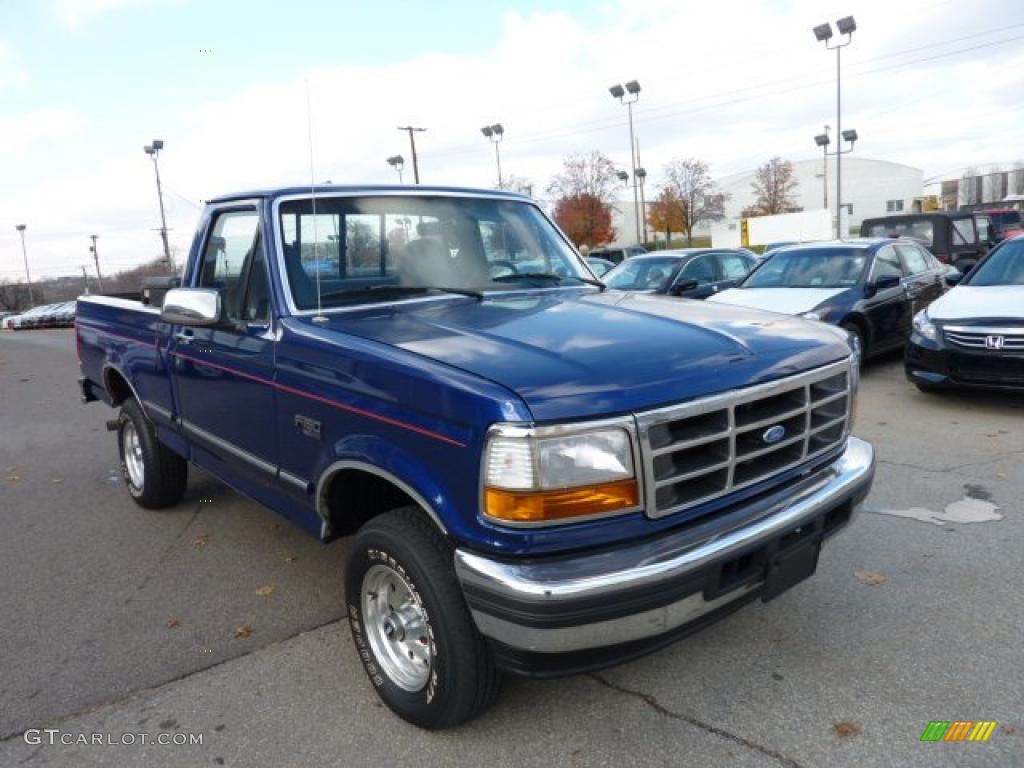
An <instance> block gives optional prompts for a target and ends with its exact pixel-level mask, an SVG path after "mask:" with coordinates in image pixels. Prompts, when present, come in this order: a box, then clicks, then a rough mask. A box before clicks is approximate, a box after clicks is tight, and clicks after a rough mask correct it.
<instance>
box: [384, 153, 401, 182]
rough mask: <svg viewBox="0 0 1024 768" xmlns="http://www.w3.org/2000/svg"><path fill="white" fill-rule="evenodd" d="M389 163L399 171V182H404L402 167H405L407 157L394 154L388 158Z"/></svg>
mask: <svg viewBox="0 0 1024 768" xmlns="http://www.w3.org/2000/svg"><path fill="white" fill-rule="evenodd" d="M387 162H388V165H390V166H391V167H392V168H394V169H395V170H396V171H398V183H399V184H402V183H403V182H402V169H403V168H405V158H404V157H402V156H401V155H392V156H391V157H389V158H388V159H387Z"/></svg>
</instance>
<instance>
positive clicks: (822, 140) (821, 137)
mask: <svg viewBox="0 0 1024 768" xmlns="http://www.w3.org/2000/svg"><path fill="white" fill-rule="evenodd" d="M828 131H829V127H828V126H827V125H826V126H825V132H824V133H819V134H818V135H817V136H815V137H814V143H815V144H817V145H818V146H819V147H821V149H822V152H823V154H824V160H823V161H822V162H823V163H824V164H825V174H824V179H825V209H826V210H827V209H828V156H829V155H834V156H835V158H836V169H837V171H838V168H839V163H840V162H841V161H842V157H843V155H848V154H849V153H850V152H853V145H854V144H855V143H856V142H857V139H858V138H859V136H858V135H857V131H856V130H854V129H853V128H849V129H847V130H845V131H843V132H842V133H841V134H840V138H841V139H842V140H843V141H846V142H849V144H850V146H848V147H847V148H846V149H842V148H841V147H839V146H838V145H837V146H836V149H835V151H834V152H829V151H828V145H829V144H830V143H831V141H832V140H831V139H830V138H829V136H828ZM838 184H839V175H838V172H837V174H836V185H837V189H836V199H838V198H839V189H838ZM839 213H840V209H839V208H838V206H837V207H836V221H837V222H838V221H839V219H838V217H839ZM836 239H842V233H841V232H840V231H839V225H838V223H837V224H836Z"/></svg>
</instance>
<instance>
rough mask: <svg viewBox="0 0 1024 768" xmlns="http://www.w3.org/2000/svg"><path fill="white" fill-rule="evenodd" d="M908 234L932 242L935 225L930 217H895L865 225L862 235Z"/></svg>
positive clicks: (888, 235) (894, 235) (889, 235)
mask: <svg viewBox="0 0 1024 768" xmlns="http://www.w3.org/2000/svg"><path fill="white" fill-rule="evenodd" d="M901 235H903V236H909V237H916V238H920V239H921V240H925V241H927V242H928V243H929V244H934V242H935V240H934V237H935V227H934V226H933V224H932V221H931V219H895V220H891V221H878V222H874V223H872V224H870V225H868V227H867V231H866V232H864V237H899V236H901Z"/></svg>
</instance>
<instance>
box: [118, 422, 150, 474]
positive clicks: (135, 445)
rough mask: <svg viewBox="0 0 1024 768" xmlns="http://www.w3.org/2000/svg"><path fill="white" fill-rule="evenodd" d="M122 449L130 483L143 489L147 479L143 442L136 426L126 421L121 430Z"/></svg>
mask: <svg viewBox="0 0 1024 768" xmlns="http://www.w3.org/2000/svg"><path fill="white" fill-rule="evenodd" d="M121 448H122V452H123V453H124V465H125V467H127V469H128V481H129V482H130V483H131V484H132V485H133V486H135V487H136V488H141V487H142V484H143V482H144V481H145V479H146V469H145V467H146V465H145V462H144V461H143V458H142V441H141V440H139V433H138V431H137V430H136V429H135V425H134V424H132V422H130V421H126V422H125V425H124V429H122V430H121Z"/></svg>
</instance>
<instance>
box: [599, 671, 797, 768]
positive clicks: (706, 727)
mask: <svg viewBox="0 0 1024 768" xmlns="http://www.w3.org/2000/svg"><path fill="white" fill-rule="evenodd" d="M589 677H590V678H591V679H592V680H594V681H596V682H598V683H600V684H601V685H603V686H604V687H605V688H608V689H610V690H613V691H615V692H617V693H621V694H623V695H625V696H631V697H633V698H635V699H639V700H640V701H642V702H644V703H645V704H646V705H647V706H648V707H650V708H651V709H653V710H654V711H655V712H657V713H658V714H659V715H662V716H664V717H668V718H671V719H672V720H679V721H681V722H684V723H687V724H689V725H692V726H693V727H694V728H699V729H701V730H702V731H705V732H706V733H710V734H712V735H714V736H718V737H719V738H721V739H725V740H726V741H730V742H732V743H733V744H739V745H740V746H743V747H746V748H747V749H751V750H754V751H755V752H759V753H761V754H762V755H765V756H766V757H770V758H772V759H773V760H776V761H777V762H778V763H779V764H780V765H784V766H786V768H803V766H802V765H801V764H800V763H798V762H797V761H796V760H794V759H793V758H791V757H787V756H786V755H784V754H782V753H781V752H777V751H776V750H774V749H772V748H770V747H765V746H763V745H761V744H758V743H757V742H755V741H751V740H750V739H746V738H744V737H743V736H739V735H737V734H735V733H732V732H730V731H727V730H725V729H724V728H719V727H718V726H716V725H711V724H710V723H705V722H704V721H703V720H698V719H697V718H695V717H690V716H689V715H684V714H682V713H680V712H674V711H672V710H671V709H669V708H668V707H666V706H665V705H664V704H662V703H661V702H660V701H658V700H657V698H655V697H654V696H652V695H651V694H649V693H644V692H643V691H635V690H633V689H631V688H626V687H625V686H624V685H619V684H617V683H613V682H612V681H611V680H609V679H608V678H606V677H604V676H603V675H599V674H597V673H596V672H595V673H591V674H590V675H589Z"/></svg>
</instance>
